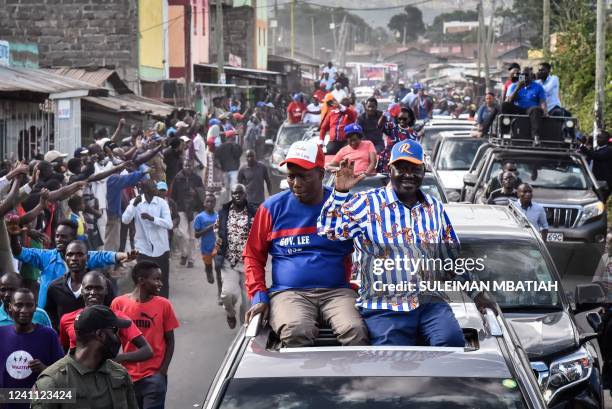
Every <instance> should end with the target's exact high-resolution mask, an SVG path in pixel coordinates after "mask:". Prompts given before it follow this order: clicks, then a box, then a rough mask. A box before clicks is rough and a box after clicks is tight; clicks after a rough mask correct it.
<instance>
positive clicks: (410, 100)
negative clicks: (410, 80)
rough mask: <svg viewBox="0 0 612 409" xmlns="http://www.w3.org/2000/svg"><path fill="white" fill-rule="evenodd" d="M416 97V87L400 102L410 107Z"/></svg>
mask: <svg viewBox="0 0 612 409" xmlns="http://www.w3.org/2000/svg"><path fill="white" fill-rule="evenodd" d="M416 97H417V93H416V91H415V90H414V88H413V89H412V90H411V91H410V92H409V93H407V94H406V95H405V96H404V98H402V100H401V101H400V103H401V104H402V105H404V106H407V107H410V106H412V103H413V102H414V100H415V99H416Z"/></svg>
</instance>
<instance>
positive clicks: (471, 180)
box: [463, 173, 478, 186]
mask: <svg viewBox="0 0 612 409" xmlns="http://www.w3.org/2000/svg"><path fill="white" fill-rule="evenodd" d="M476 182H478V176H476V175H475V174H474V173H466V174H465V175H463V184H465V185H467V186H476Z"/></svg>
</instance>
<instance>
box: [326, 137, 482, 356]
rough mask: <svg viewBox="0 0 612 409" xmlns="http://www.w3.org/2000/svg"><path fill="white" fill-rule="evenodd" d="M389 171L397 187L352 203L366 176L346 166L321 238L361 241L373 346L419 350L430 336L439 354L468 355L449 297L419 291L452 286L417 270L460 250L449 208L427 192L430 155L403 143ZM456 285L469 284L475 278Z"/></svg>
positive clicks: (361, 302) (363, 297)
mask: <svg viewBox="0 0 612 409" xmlns="http://www.w3.org/2000/svg"><path fill="white" fill-rule="evenodd" d="M389 168H390V177H391V183H390V184H389V185H387V186H385V187H381V188H378V189H372V190H368V191H366V192H362V193H358V194H356V195H355V196H353V197H350V194H349V191H350V190H351V188H352V187H353V186H355V185H356V184H357V183H358V182H359V181H360V180H361V179H363V177H364V176H363V175H361V176H355V175H354V174H353V169H352V166H351V165H349V164H348V162H347V161H344V162H343V163H342V164H341V165H340V170H339V171H338V172H337V174H336V185H335V190H334V192H333V194H332V195H331V196H330V197H329V199H327V201H326V202H325V204H324V205H323V208H322V210H321V216H320V218H319V222H318V231H319V234H320V235H321V236H324V237H327V238H329V239H331V240H337V241H339V242H344V241H345V240H349V241H350V240H354V243H355V250H356V252H357V257H356V258H357V260H358V262H357V263H356V265H357V266H358V268H359V269H360V270H361V271H360V273H361V277H362V282H361V288H360V293H359V298H358V299H357V307H358V308H359V310H360V311H361V315H362V317H363V318H364V321H365V323H366V325H367V327H368V331H369V333H370V340H371V342H372V344H373V345H416V344H417V342H418V336H422V337H423V338H424V339H425V341H427V342H428V344H429V345H432V346H449V347H463V346H464V345H465V340H464V337H463V331H462V330H461V327H460V326H459V323H458V322H457V319H456V318H455V316H454V314H453V311H452V309H451V307H450V306H449V305H448V303H447V302H446V300H447V298H446V296H445V295H444V294H442V293H440V292H436V291H435V290H434V291H431V292H429V293H427V294H424V293H421V292H420V291H419V288H420V287H419V279H418V278H417V275H419V276H423V277H425V276H427V277H432V278H433V279H438V280H439V279H442V280H443V281H444V280H445V279H446V277H445V276H446V274H445V275H443V276H442V275H440V276H437V277H435V274H436V273H437V272H438V271H435V267H434V268H431V267H426V266H423V265H421V266H420V267H415V265H414V264H413V263H412V262H411V260H412V261H416V262H418V260H419V259H420V258H422V260H423V261H424V260H425V259H426V258H427V259H432V260H435V258H443V257H444V255H448V256H452V252H453V249H452V248H450V247H451V246H453V245H457V244H458V243H459V241H458V239H457V236H456V234H455V231H454V230H453V227H452V225H451V223H450V220H449V218H448V216H447V214H446V212H445V210H444V206H443V205H442V203H440V202H439V201H438V200H437V199H435V198H433V197H432V196H430V195H427V194H425V193H423V191H422V190H421V189H420V187H421V184H422V182H423V177H424V175H425V164H424V162H423V148H422V147H421V145H420V144H419V143H418V142H416V141H412V140H405V141H402V142H398V143H397V144H395V146H394V147H393V149H392V151H391V160H390V162H389ZM406 261H408V262H406ZM444 261H446V259H444ZM445 264H446V263H445ZM455 271H457V270H454V271H448V272H449V273H454V272H455ZM440 272H441V271H440ZM453 275H454V274H453ZM456 278H457V279H458V280H459V281H466V280H468V279H469V274H465V275H464V276H461V277H460V276H456ZM410 284H412V285H413V287H410ZM399 285H404V286H405V287H406V288H401V287H399ZM472 295H473V296H474V297H475V298H474V300H475V301H476V302H477V303H478V304H479V307H480V308H484V307H485V306H491V305H492V303H491V302H490V301H489V300H488V299H487V298H485V297H484V296H483V295H482V294H472Z"/></svg>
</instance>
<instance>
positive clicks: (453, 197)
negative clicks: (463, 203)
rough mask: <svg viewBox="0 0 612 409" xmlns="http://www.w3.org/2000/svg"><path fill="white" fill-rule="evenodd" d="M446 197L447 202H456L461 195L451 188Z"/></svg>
mask: <svg viewBox="0 0 612 409" xmlns="http://www.w3.org/2000/svg"><path fill="white" fill-rule="evenodd" d="M446 198H447V199H448V201H449V202H458V201H459V200H461V195H460V194H459V193H458V192H457V191H455V190H453V191H452V192H448V193H447V194H446Z"/></svg>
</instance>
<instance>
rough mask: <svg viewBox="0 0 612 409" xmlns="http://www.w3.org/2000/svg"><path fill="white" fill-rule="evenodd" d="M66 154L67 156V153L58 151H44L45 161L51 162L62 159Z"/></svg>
mask: <svg viewBox="0 0 612 409" xmlns="http://www.w3.org/2000/svg"><path fill="white" fill-rule="evenodd" d="M67 156H68V154H67V153H61V152H60V151H49V152H47V153H45V161H47V162H53V161H55V160H57V159H63V158H65V157H67Z"/></svg>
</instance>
